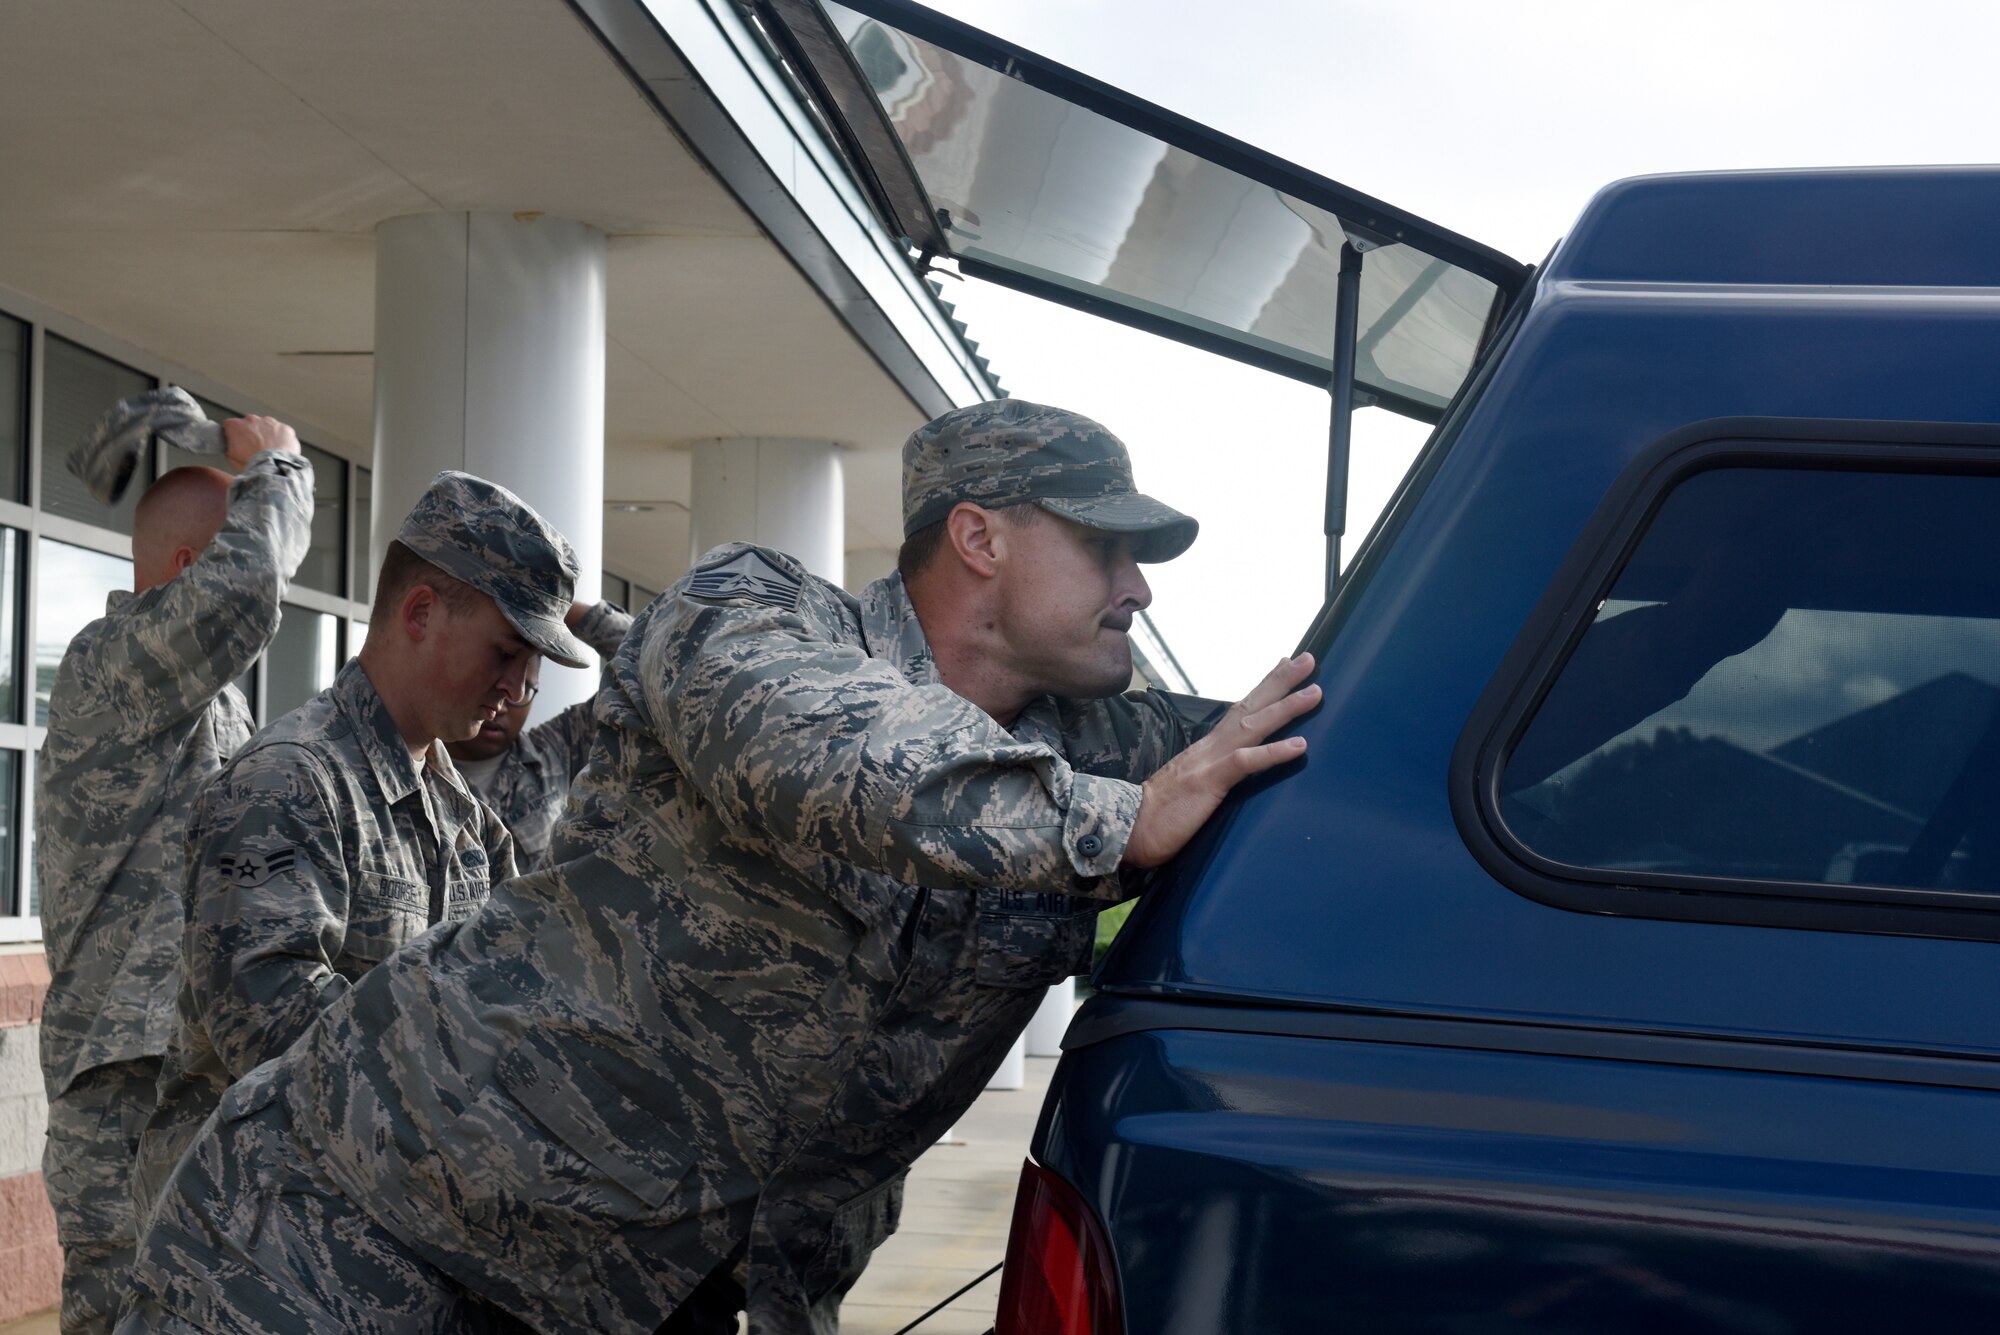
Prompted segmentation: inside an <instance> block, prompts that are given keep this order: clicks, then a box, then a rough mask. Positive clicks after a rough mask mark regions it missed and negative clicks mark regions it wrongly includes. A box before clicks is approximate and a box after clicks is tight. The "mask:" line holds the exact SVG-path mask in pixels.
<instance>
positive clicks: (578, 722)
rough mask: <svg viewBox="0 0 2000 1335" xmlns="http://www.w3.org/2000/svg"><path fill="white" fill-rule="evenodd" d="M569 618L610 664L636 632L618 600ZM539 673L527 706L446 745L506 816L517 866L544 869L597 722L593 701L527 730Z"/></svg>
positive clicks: (573, 611) (577, 609)
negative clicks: (630, 633) (465, 739)
mask: <svg viewBox="0 0 2000 1335" xmlns="http://www.w3.org/2000/svg"><path fill="white" fill-rule="evenodd" d="M568 621H569V627H570V629H571V630H573V631H575V632H576V635H577V638H578V639H580V640H582V641H583V642H584V643H585V644H587V645H589V646H590V647H591V648H592V649H593V650H595V651H596V653H597V656H598V658H599V659H601V660H602V661H604V662H609V661H611V655H613V654H615V653H617V652H618V646H619V645H620V644H622V643H624V641H625V632H626V631H628V630H630V629H631V628H632V618H631V615H630V614H629V613H627V612H626V611H625V609H623V608H621V607H619V606H617V605H616V604H614V603H595V604H591V603H576V604H574V605H573V606H572V607H571V608H570V613H569V618H568ZM539 668H540V664H539V663H537V664H536V665H535V666H534V667H531V668H529V669H528V691H527V695H528V698H527V700H526V701H525V702H524V703H522V704H521V705H520V706H518V707H516V706H514V705H512V704H510V705H508V706H507V708H506V709H505V710H503V711H502V712H501V714H500V717H499V718H497V719H494V720H493V721H492V722H491V723H487V724H484V725H482V726H481V727H480V729H479V735H478V736H477V737H475V738H473V739H472V740H471V741H469V742H453V743H451V745H449V746H447V747H446V748H445V749H446V750H447V751H449V752H451V758H452V760H453V761H454V762H455V763H456V764H457V766H458V772H459V774H460V775H462V776H463V777H464V779H465V781H466V782H467V783H468V784H469V785H470V786H471V788H472V791H473V792H475V793H477V794H479V796H480V797H482V798H484V799H485V801H486V804H487V805H488V806H490V807H492V808H493V809H494V810H495V811H497V812H499V813H500V819H501V821H502V822H503V823H505V825H506V826H507V833H509V834H511V835H513V836H514V861H515V863H516V864H517V865H519V866H520V867H521V868H522V869H523V870H532V869H533V868H535V867H539V866H541V865H542V857H543V855H544V854H546V853H547V852H548V851H549V836H550V834H551V833H552V832H553V831H554V830H555V827H556V819H557V818H558V817H559V816H561V815H562V809H563V803H564V801H566V800H567V799H568V797H569V784H570V780H571V779H574V778H575V777H576V772H577V771H578V770H580V769H582V768H583V762H584V760H585V759H587V758H588V757H589V755H590V738H591V735H592V733H594V732H595V731H596V730H597V724H596V722H595V721H594V720H593V719H592V717H591V707H592V705H593V704H594V702H595V698H594V697H593V698H592V699H591V700H583V701H580V702H578V703H577V704H573V705H571V706H570V707H569V708H568V709H565V710H563V712H562V713H560V714H558V715H556V716H555V717H554V718H552V719H550V720H549V721H548V722H546V723H538V724H536V725H535V726H534V727H533V728H529V729H527V730H526V731H523V730H522V729H523V725H524V724H525V723H526V721H527V717H528V711H529V710H530V709H532V708H534V703H535V691H536V689H537V686H538V683H539V677H538V675H537V673H538V671H539Z"/></svg>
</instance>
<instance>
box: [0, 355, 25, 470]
mask: <svg viewBox="0 0 2000 1335" xmlns="http://www.w3.org/2000/svg"><path fill="white" fill-rule="evenodd" d="M27 462H28V326H27V325H26V324H24V323H23V322H21V321H20V320H16V319H15V318H14V317H13V316H11V315H0V498H4V499H6V500H10V501H25V500H26V499H27V498H28V469H27Z"/></svg>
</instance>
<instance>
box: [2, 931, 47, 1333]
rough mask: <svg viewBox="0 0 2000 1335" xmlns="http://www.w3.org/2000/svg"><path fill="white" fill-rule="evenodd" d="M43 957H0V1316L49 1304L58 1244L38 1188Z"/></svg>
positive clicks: (43, 1116) (43, 1112) (43, 1122)
mask: <svg viewBox="0 0 2000 1335" xmlns="http://www.w3.org/2000/svg"><path fill="white" fill-rule="evenodd" d="M48 988H49V965H48V959H47V957H45V956H44V955H43V954H42V953H41V952H40V951H39V950H36V951H30V952H25V953H11V954H0V1321H9V1320H12V1319H13V1318H14V1317H17V1316H25V1315H26V1314H28V1313H29V1312H39V1311H43V1310H44V1309H47V1308H50V1307H54V1306H55V1305H56V1301H57V1299H58V1298H59V1297H60V1292H61V1282H62V1249H61V1248H60V1247H58V1246H57V1245H56V1217H55V1215H54V1213H53V1212H52V1211H50V1209H49V1197H48V1193H47V1192H46V1191H44V1190H43V1189H42V1174H41V1169H40V1167H39V1164H40V1162H41V1143H42V1138H43V1136H44V1134H45V1133H46V1128H47V1124H48V1105H47V1104H46V1103H45V1102H44V1101H43V1099H42V1069H41V1063H40V1061H39V1060H38V1059H37V1058H36V1049H37V1046H38V1044H39V1041H40V1038H41V1032H40V1024H41V1018H42V996H43V994H44V993H46V992H47V991H48Z"/></svg>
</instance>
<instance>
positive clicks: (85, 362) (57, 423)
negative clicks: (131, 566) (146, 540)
mask: <svg viewBox="0 0 2000 1335" xmlns="http://www.w3.org/2000/svg"><path fill="white" fill-rule="evenodd" d="M43 348H44V349H45V353H44V361H45V363H46V364H45V365H44V366H43V367H42V448H41V478H42V508H43V509H44V510H47V511H48V512H49V513H50V514H54V515H61V516H63V517H64V518H65V519H79V520H82V521H83V522H84V523H86V524H97V525H99V526H101V527H103V528H108V529H115V530H117V531H118V532H120V533H130V532H131V531H132V509H133V507H134V506H136V505H138V503H139V496H140V493H142V492H143V491H145V487H144V486H142V485H134V486H131V487H128V488H127V489H126V491H125V496H124V499H122V500H121V501H119V503H118V504H117V505H115V506H107V505H99V504H98V503H97V501H96V500H95V499H93V498H92V496H91V494H90V491H89V490H88V489H87V488H86V487H85V486H84V485H83V483H82V482H81V481H80V480H79V479H78V478H77V477H76V476H75V475H74V474H72V473H71V472H70V471H69V468H68V466H67V461H68V459H69V452H70V450H71V448H73V447H74V446H75V445H76V443H77V442H78V441H79V440H82V439H83V436H84V433H85V432H87V431H89V430H90V428H91V426H92V425H93V424H95V422H96V421H97V419H98V418H99V417H100V416H101V415H102V414H103V412H104V410H105V409H106V408H109V407H110V406H111V405H112V404H114V403H116V402H118V400H120V399H123V398H129V397H130V396H132V395H134V394H143V393H144V392H145V391H147V390H149V389H152V388H154V382H153V377H151V376H149V375H145V374H143V373H141V372H138V371H135V370H133V369H132V368H131V367H129V366H126V365H124V364H123V363H121V362H115V361H112V360H111V359H110V358H109V357H105V356H102V355H101V354H99V353H95V352H92V351H91V350H90V349H88V348H84V347H79V346H78V345H76V344H74V343H72V342H70V341H69V340H68V339H66V338H59V337H57V336H56V335H54V334H50V335H48V336H47V337H46V338H45V339H44V340H43ZM139 467H140V473H139V480H141V481H142V480H143V479H145V478H149V477H151V476H152V460H150V459H146V460H141V461H140V465H139ZM127 587H128V588H129V587H130V586H129V585H128V586H127ZM98 606H99V607H102V606H103V604H102V602H100V603H99V604H98ZM93 615H95V613H93Z"/></svg>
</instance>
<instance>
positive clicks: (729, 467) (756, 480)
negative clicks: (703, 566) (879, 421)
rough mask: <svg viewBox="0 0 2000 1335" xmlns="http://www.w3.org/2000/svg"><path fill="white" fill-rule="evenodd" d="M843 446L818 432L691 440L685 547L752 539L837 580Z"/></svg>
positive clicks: (695, 549) (696, 552)
mask: <svg viewBox="0 0 2000 1335" xmlns="http://www.w3.org/2000/svg"><path fill="white" fill-rule="evenodd" d="M845 505H846V496H845V492H844V486H843V483H842V481H841V471H840V450H839V448H838V447H837V446H834V445H832V444H829V443H828V442H826V441H823V440H772V439H768V438H764V437H756V436H742V437H736V438H732V439H725V440H704V441H699V442H697V443H696V444H695V446H694V501H693V504H692V505H691V507H690V509H691V510H692V512H693V513H692V516H691V522H690V524H689V529H690V532H691V534H692V541H691V542H690V544H689V545H690V547H691V548H692V550H691V551H690V552H689V553H688V555H689V557H690V558H693V557H698V556H700V555H701V554H702V553H703V552H705V551H707V550H709V548H711V547H716V546H719V545H720V544H722V543H725V542H754V543H757V544H759V545H760V546H764V547H772V548H776V549H777V550H778V551H781V552H784V553H785V554H786V555H788V556H795V557H797V558H798V559H799V560H800V561H801V562H803V563H804V565H805V568H806V569H807V570H810V571H812V573H813V574H815V575H818V576H819V577H820V578H821V579H826V580H831V581H832V582H833V583H835V584H838V583H840V581H841V572H842V568H843V566H844V565H845V559H844V556H843V551H844V548H845V537H846V532H847V525H846V520H845V517H844V508H845Z"/></svg>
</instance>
